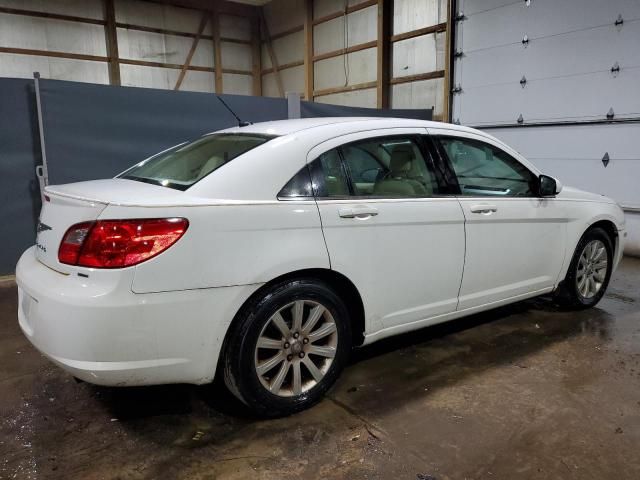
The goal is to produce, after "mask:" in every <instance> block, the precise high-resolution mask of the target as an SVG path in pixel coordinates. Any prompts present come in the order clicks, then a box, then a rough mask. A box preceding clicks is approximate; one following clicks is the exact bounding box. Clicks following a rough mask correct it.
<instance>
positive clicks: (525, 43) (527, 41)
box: [522, 35, 529, 48]
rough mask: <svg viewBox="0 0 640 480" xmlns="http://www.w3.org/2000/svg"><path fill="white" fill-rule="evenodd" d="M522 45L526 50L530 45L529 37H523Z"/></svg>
mask: <svg viewBox="0 0 640 480" xmlns="http://www.w3.org/2000/svg"><path fill="white" fill-rule="evenodd" d="M522 45H524V46H525V48H526V47H527V45H529V36H528V35H525V36H524V37H522Z"/></svg>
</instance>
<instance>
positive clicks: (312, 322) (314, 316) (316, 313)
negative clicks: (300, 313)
mask: <svg viewBox="0 0 640 480" xmlns="http://www.w3.org/2000/svg"><path fill="white" fill-rule="evenodd" d="M325 310H326V309H325V308H324V307H323V306H322V305H316V306H315V307H313V308H312V309H311V313H309V318H308V319H307V322H306V323H305V324H304V326H303V327H302V331H303V332H304V333H306V334H309V332H311V330H313V327H315V326H316V323H318V320H320V317H322V315H323V314H324V312H325Z"/></svg>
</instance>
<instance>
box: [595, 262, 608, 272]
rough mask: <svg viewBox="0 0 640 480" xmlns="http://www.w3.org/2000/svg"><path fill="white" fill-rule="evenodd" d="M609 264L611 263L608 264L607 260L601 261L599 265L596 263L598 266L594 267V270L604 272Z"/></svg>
mask: <svg viewBox="0 0 640 480" xmlns="http://www.w3.org/2000/svg"><path fill="white" fill-rule="evenodd" d="M608 263H609V262H607V261H606V260H601V261H599V262H598V263H596V264H595V265H594V266H593V269H594V270H602V269H603V268H607V264H608Z"/></svg>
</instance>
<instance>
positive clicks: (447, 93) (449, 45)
mask: <svg viewBox="0 0 640 480" xmlns="http://www.w3.org/2000/svg"><path fill="white" fill-rule="evenodd" d="M452 4H453V2H452V0H447V30H446V32H447V33H446V35H447V40H446V42H445V49H444V58H445V60H444V61H445V64H444V95H443V97H442V102H443V104H442V121H444V122H451V74H452V71H451V70H452V67H453V64H452V59H453V48H454V46H453V35H452V34H453V29H452V28H451V22H452V15H453V11H452V8H453V6H452Z"/></svg>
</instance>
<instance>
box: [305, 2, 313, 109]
mask: <svg viewBox="0 0 640 480" xmlns="http://www.w3.org/2000/svg"><path fill="white" fill-rule="evenodd" d="M304 8H305V11H304V97H305V99H306V100H307V101H308V102H313V71H314V70H313V0H305V3H304Z"/></svg>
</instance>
